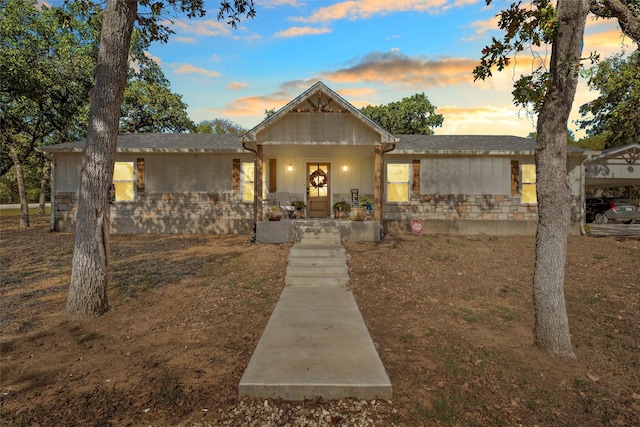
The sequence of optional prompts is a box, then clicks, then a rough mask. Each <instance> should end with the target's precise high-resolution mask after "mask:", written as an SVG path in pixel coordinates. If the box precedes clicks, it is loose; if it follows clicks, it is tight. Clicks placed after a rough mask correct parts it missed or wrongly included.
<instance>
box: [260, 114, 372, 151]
mask: <svg viewBox="0 0 640 427" xmlns="http://www.w3.org/2000/svg"><path fill="white" fill-rule="evenodd" d="M379 139H380V135H379V134H378V133H377V132H375V131H373V130H372V129H371V128H370V127H369V126H367V125H366V124H365V123H363V122H362V121H361V120H358V119H355V118H354V117H353V115H351V114H348V113H332V114H314V113H298V112H292V113H288V114H287V115H285V116H284V117H283V118H282V119H281V120H279V121H277V122H276V123H274V124H273V125H272V126H270V127H268V128H267V129H264V130H262V131H261V132H259V133H258V135H257V141H259V142H262V141H274V142H276V141H277V142H278V143H285V144H309V143H314V142H315V143H323V142H331V143H332V144H336V143H338V144H355V145H357V144H358V143H367V144H371V143H374V142H376V141H379Z"/></svg>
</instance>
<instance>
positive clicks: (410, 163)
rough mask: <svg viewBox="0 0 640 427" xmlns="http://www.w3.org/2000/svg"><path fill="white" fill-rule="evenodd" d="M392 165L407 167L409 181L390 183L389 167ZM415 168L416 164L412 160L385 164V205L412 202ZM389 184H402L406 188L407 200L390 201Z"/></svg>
mask: <svg viewBox="0 0 640 427" xmlns="http://www.w3.org/2000/svg"><path fill="white" fill-rule="evenodd" d="M391 165H405V166H406V167H407V174H408V176H407V180H406V181H393V182H392V181H389V166H391ZM413 168H414V163H413V161H412V160H407V161H400V162H393V163H391V162H389V163H386V164H385V170H384V174H385V179H384V189H385V195H384V196H385V197H384V198H385V203H395V204H406V203H410V202H411V194H412V191H413V188H412V184H413V176H412V169H413ZM389 184H402V185H405V186H406V194H407V198H406V200H389Z"/></svg>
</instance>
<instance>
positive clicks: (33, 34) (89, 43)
mask: <svg viewBox="0 0 640 427" xmlns="http://www.w3.org/2000/svg"><path fill="white" fill-rule="evenodd" d="M84 18H85V17H84V15H82V14H81V13H80V12H78V10H77V9H76V8H74V7H69V8H67V9H62V8H48V7H46V6H42V8H41V10H38V9H36V3H35V1H34V0H0V40H2V42H1V43H0V100H1V102H2V105H3V108H2V109H1V110H0V123H1V124H2V126H0V144H1V145H0V158H1V159H2V160H0V165H1V166H2V168H1V170H0V175H2V174H4V173H6V172H7V170H8V168H9V167H10V163H9V162H8V161H7V156H8V153H9V149H10V148H11V150H13V151H14V152H15V153H16V155H17V157H18V159H19V160H20V161H21V162H22V161H25V159H26V158H27V157H29V156H31V155H32V153H33V149H34V147H36V146H38V145H47V144H52V143H58V142H65V141H69V140H72V139H75V138H76V137H78V136H79V135H81V134H82V133H83V123H84V122H86V119H87V112H88V96H87V93H88V91H89V89H90V88H91V86H92V83H93V71H94V69H95V57H96V55H97V42H96V35H97V33H96V28H95V27H93V26H91V25H89V24H88V23H87V21H86V19H84Z"/></svg>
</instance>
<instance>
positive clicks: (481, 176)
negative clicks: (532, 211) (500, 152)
mask: <svg viewBox="0 0 640 427" xmlns="http://www.w3.org/2000/svg"><path fill="white" fill-rule="evenodd" d="M420 193H421V194H510V193H511V160H510V159H509V158H501V157H437V158H435V157H430V158H425V159H421V160H420Z"/></svg>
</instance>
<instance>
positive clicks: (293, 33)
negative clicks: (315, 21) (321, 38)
mask: <svg viewBox="0 0 640 427" xmlns="http://www.w3.org/2000/svg"><path fill="white" fill-rule="evenodd" d="M330 32H331V30H330V29H329V28H313V27H291V28H289V29H288V30H284V31H280V32H278V33H276V37H301V36H315V35H318V34H326V33H330Z"/></svg>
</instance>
